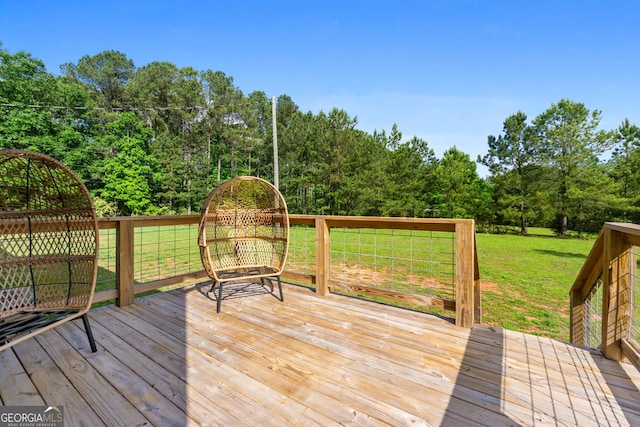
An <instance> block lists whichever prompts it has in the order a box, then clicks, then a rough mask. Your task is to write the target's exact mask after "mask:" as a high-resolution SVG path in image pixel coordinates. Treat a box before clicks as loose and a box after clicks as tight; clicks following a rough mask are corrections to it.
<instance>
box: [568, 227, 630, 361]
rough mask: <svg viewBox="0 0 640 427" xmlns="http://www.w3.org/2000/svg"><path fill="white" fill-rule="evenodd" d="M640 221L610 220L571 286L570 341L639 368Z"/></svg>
mask: <svg viewBox="0 0 640 427" xmlns="http://www.w3.org/2000/svg"><path fill="white" fill-rule="evenodd" d="M638 246H640V226H639V225H635V224H624V223H606V224H605V225H604V226H603V228H602V231H601V232H600V235H599V236H598V238H597V240H596V242H595V243H594V245H593V248H592V249H591V252H590V253H589V256H588V257H587V260H586V261H585V263H584V265H583V267H582V269H581V271H580V274H579V275H578V277H577V278H576V281H575V282H574V284H573V287H572V288H571V292H570V300H571V342H572V343H575V344H579V345H585V346H590V347H597V348H600V349H601V350H602V351H603V353H604V354H605V356H606V357H607V358H609V359H613V360H618V361H622V360H625V359H626V360H628V361H630V362H632V363H634V364H635V365H636V366H637V367H638V368H639V369H640V345H639V343H640V333H639V327H638V325H639V324H640V309H639V307H638V304H639V303H640V296H639V295H640V294H639V293H638V289H637V288H636V286H637V280H636V279H637V277H638V275H637V268H638V267H637V251H636V248H637V247H638Z"/></svg>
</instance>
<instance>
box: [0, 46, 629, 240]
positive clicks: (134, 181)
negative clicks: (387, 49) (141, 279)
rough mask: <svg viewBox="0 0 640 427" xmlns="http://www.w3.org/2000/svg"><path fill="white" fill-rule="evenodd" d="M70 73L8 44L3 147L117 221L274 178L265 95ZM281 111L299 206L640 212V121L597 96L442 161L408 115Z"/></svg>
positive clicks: (484, 216) (183, 77) (98, 68)
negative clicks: (362, 119) (369, 128)
mask: <svg viewBox="0 0 640 427" xmlns="http://www.w3.org/2000/svg"><path fill="white" fill-rule="evenodd" d="M60 71H61V72H60V74H59V75H53V74H51V73H49V72H48V71H47V70H46V68H45V65H44V63H43V62H42V61H41V60H39V59H37V58H34V57H32V56H31V55H30V54H29V53H27V52H24V51H20V52H17V53H14V54H11V53H10V52H9V51H7V50H5V49H2V45H1V44H0V111H2V113H1V114H0V148H20V149H31V150H35V151H39V152H42V153H46V154H49V155H51V156H53V157H55V158H57V159H59V160H60V161H62V162H63V163H65V164H67V165H68V166H69V167H71V168H72V169H73V170H74V171H75V172H76V173H77V174H78V175H79V177H80V178H81V179H82V180H83V181H84V182H85V184H86V185H87V188H88V189H89V190H90V192H91V194H92V196H93V198H94V201H95V204H96V208H97V210H98V212H99V213H100V214H101V215H105V216H112V215H145V214H169V213H194V212H197V211H199V209H200V207H201V206H202V203H203V202H204V199H205V197H206V195H207V194H208V192H209V191H211V190H212V189H213V188H214V187H215V186H216V185H217V184H218V183H220V182H222V181H224V180H226V179H228V178H230V177H233V176H238V175H255V176H261V177H263V178H266V179H268V180H270V181H273V164H274V163H273V148H272V147H273V131H272V123H273V117H272V105H271V99H269V98H268V97H267V96H266V94H265V93H264V92H262V91H254V92H251V93H249V94H247V95H245V94H244V93H243V92H242V90H241V89H240V88H239V87H237V86H235V85H234V81H233V78H232V77H231V76H229V75H226V74H225V73H224V72H222V71H213V70H205V71H198V70H195V69H193V68H191V67H184V68H178V67H176V66H175V65H174V64H172V63H170V62H152V63H150V64H147V65H145V66H142V67H136V66H135V65H134V63H133V61H132V60H130V59H128V58H127V56H126V55H125V54H123V53H121V52H118V51H104V52H101V53H99V54H97V55H93V56H90V55H85V56H83V57H82V58H80V59H79V60H78V61H77V62H76V63H67V64H63V65H62V66H61V70H60ZM276 105H277V109H276V111H277V113H276V126H277V142H278V152H279V156H278V160H279V161H278V164H279V181H280V190H281V192H282V193H283V195H284V197H285V199H286V200H287V203H288V206H289V210H290V211H291V212H292V213H304V214H338V215H379V216H408V217H453V218H463V217H464V218H475V219H476V221H477V222H478V224H480V225H482V226H486V227H498V226H517V227H519V229H520V231H521V232H522V233H524V234H526V233H527V230H528V227H530V226H551V227H554V228H555V229H556V230H558V232H559V233H560V234H565V233H566V232H567V231H569V230H578V231H591V230H598V229H600V227H601V225H602V223H603V222H604V221H614V220H619V221H633V222H637V221H638V220H639V219H640V218H638V217H639V216H640V179H639V178H640V176H639V174H640V168H639V167H638V166H640V130H639V129H638V127H637V126H635V125H634V124H631V123H630V122H629V121H628V120H625V121H624V122H623V123H622V124H621V125H620V127H619V128H618V129H615V130H610V131H605V130H601V129H599V124H600V119H601V112H600V111H598V110H589V109H587V108H586V107H585V106H584V104H582V103H578V102H573V101H571V100H568V99H561V100H560V101H559V102H558V103H557V104H552V105H551V107H549V109H547V110H546V111H544V112H543V113H541V114H539V115H538V116H537V117H535V118H534V119H533V120H531V121H529V120H528V118H527V116H526V115H525V114H524V113H522V112H517V113H515V114H513V115H511V116H509V117H507V118H506V119H505V121H504V123H503V126H502V131H501V132H500V133H498V134H497V136H493V135H489V136H488V139H487V145H488V151H487V154H486V155H485V156H481V157H479V158H478V159H476V160H475V161H474V160H472V159H471V158H470V156H469V155H468V154H466V153H464V152H462V151H460V150H458V149H457V148H456V147H455V146H454V147H451V148H450V149H449V150H447V151H446V152H445V153H444V154H443V156H442V158H437V157H436V155H435V154H434V151H433V150H432V149H431V148H430V147H429V144H428V142H427V141H424V140H423V139H420V138H418V137H413V138H411V139H404V138H403V135H402V132H401V131H400V129H398V127H397V126H396V125H393V126H392V129H391V130H390V131H389V132H387V131H385V130H381V131H375V132H373V133H372V134H370V133H367V132H364V131H362V130H359V129H357V118H356V117H352V116H350V115H349V114H348V113H347V112H346V111H344V110H342V109H339V108H333V109H332V110H331V111H329V112H324V111H320V112H319V113H317V114H314V113H312V112H310V111H309V112H304V111H301V110H300V108H299V107H298V106H297V105H296V104H295V103H294V101H293V100H292V99H291V97H289V96H287V95H280V96H278V97H277V101H276ZM605 156H608V158H605ZM477 163H482V164H484V165H486V166H487V167H488V168H489V171H490V175H489V176H488V177H487V178H484V179H483V178H481V177H479V175H478V173H477V169H476V165H477Z"/></svg>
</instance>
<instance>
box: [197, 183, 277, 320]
mask: <svg viewBox="0 0 640 427" xmlns="http://www.w3.org/2000/svg"><path fill="white" fill-rule="evenodd" d="M198 244H199V246H200V256H201V258H202V264H203V266H204V268H205V270H206V272H207V274H208V275H209V277H210V278H211V279H213V286H211V289H210V290H209V292H213V291H214V289H215V287H216V286H218V294H217V296H216V302H217V306H216V310H217V312H218V313H219V312H220V304H221V302H222V288H223V284H224V283H226V282H230V281H245V280H252V279H257V278H259V279H260V281H261V282H262V285H263V286H264V285H265V283H264V278H267V277H272V278H276V279H277V281H278V289H279V291H280V300H281V301H284V297H283V295H282V283H281V282H280V274H281V273H282V271H283V269H284V264H285V261H286V259H287V252H288V250H289V215H288V213H287V205H286V203H285V200H284V198H283V197H282V194H280V192H279V191H278V189H276V187H274V186H273V185H271V184H270V183H269V182H267V181H265V180H263V179H261V178H256V177H251V176H241V177H237V178H233V179H231V180H229V181H227V182H225V183H223V184H221V185H219V186H218V187H216V188H215V189H214V190H213V191H212V192H211V193H210V194H209V196H208V197H207V200H206V202H205V204H204V208H203V209H202V214H201V217H200V227H199V230H198ZM272 292H273V289H272Z"/></svg>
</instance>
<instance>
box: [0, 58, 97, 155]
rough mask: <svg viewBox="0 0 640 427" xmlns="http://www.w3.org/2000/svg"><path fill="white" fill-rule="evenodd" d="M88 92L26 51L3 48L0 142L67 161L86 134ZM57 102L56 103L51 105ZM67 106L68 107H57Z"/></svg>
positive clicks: (0, 61)
mask: <svg viewBox="0 0 640 427" xmlns="http://www.w3.org/2000/svg"><path fill="white" fill-rule="evenodd" d="M85 102H86V95H85V94H84V93H83V91H82V90H81V88H79V87H77V86H75V85H73V84H70V83H69V82H68V81H66V80H65V79H63V78H57V77H55V76H53V75H52V74H50V73H48V72H47V71H46V69H45V66H44V63H43V62H42V61H40V60H39V59H35V58H33V57H32V56H31V55H30V54H28V53H25V52H18V53H16V54H13V55H12V54H10V53H9V52H7V51H5V50H0V103H2V104H7V105H8V106H5V107H2V113H1V114H0V148H18V149H28V150H34V151H38V152H41V153H45V154H49V155H51V156H53V157H55V158H57V159H58V160H61V161H64V162H65V163H67V162H68V161H69V160H70V159H71V158H72V153H73V152H74V150H76V149H78V147H80V146H81V145H82V143H83V141H84V139H85V126H84V124H85V123H86V121H85V117H86V112H85V111H84V110H82V109H77V108H74V107H77V106H84V105H85ZM52 107H56V108H52ZM58 107H69V108H58Z"/></svg>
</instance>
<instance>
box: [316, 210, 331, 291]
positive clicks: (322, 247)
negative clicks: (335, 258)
mask: <svg viewBox="0 0 640 427" xmlns="http://www.w3.org/2000/svg"><path fill="white" fill-rule="evenodd" d="M315 222H316V294H317V295H320V296H326V295H328V294H329V266H330V261H331V252H330V246H329V244H330V237H329V227H328V225H327V220H326V219H325V218H322V217H317V218H316V220H315Z"/></svg>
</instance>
